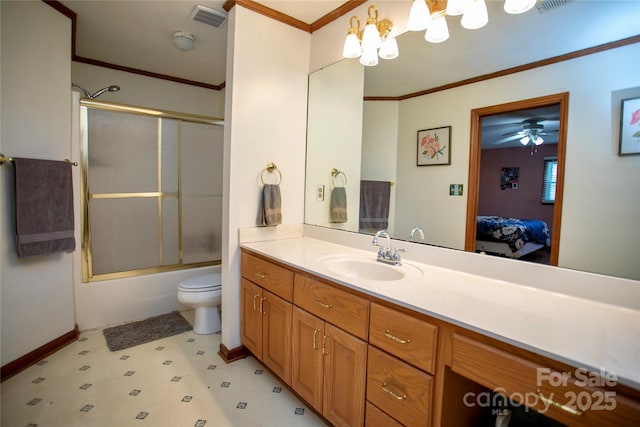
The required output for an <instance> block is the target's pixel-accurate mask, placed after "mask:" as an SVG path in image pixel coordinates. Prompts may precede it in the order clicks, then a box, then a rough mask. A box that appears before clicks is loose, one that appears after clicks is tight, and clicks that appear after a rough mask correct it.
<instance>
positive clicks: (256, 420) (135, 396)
mask: <svg viewBox="0 0 640 427" xmlns="http://www.w3.org/2000/svg"><path fill="white" fill-rule="evenodd" d="M183 315H184V317H185V318H186V319H187V320H189V321H192V319H193V317H192V312H185V313H183ZM219 346H220V335H219V334H211V335H196V334H194V333H193V331H188V332H184V333H182V334H179V335H175V336H173V337H169V338H164V339H162V340H158V341H153V342H150V343H147V344H142V345H139V346H136V347H131V348H128V349H125V350H119V351H116V352H111V351H109V349H108V348H107V346H106V341H105V339H104V336H103V335H102V330H92V331H87V332H83V333H81V334H80V339H79V340H78V341H76V342H74V343H72V344H70V345H68V346H67V347H65V348H63V349H61V350H60V351H58V352H56V353H55V354H53V355H51V356H49V357H47V358H46V359H44V360H42V361H40V362H38V363H37V364H36V365H33V366H31V367H29V368H27V369H26V370H24V371H22V372H20V373H19V374H17V375H15V376H13V377H11V378H9V379H8V380H6V381H5V382H3V383H2V385H1V388H0V391H1V398H2V400H1V402H2V403H1V406H0V412H1V418H0V419H1V422H0V425H1V426H2V427H34V426H39V427H40V426H42V427H45V426H52V427H71V426H91V427H93V426H96V427H97V426H104V427H128V426H135V427H138V426H139V427H143V426H153V427H165V426H166V427H182V426H184V427H191V426H194V427H203V426H206V427H211V426H278V427H280V426H326V424H324V423H323V422H322V420H321V419H320V418H319V417H318V416H317V415H316V414H314V413H313V412H312V411H311V410H310V409H309V408H308V407H307V406H306V405H305V404H303V403H302V402H301V401H300V400H298V399H297V398H296V397H295V396H293V395H292V394H291V393H290V392H289V391H288V390H287V389H286V388H285V387H284V386H283V385H282V384H281V383H280V382H279V381H278V380H277V379H275V377H274V376H273V375H271V374H270V373H269V372H268V371H267V370H265V369H264V368H263V367H262V366H261V365H260V363H258V362H257V361H256V359H254V358H253V357H247V358H245V359H242V360H239V361H236V362H234V363H231V364H226V363H225V362H224V361H223V360H222V359H221V358H220V356H218V354H217V353H218V349H219Z"/></svg>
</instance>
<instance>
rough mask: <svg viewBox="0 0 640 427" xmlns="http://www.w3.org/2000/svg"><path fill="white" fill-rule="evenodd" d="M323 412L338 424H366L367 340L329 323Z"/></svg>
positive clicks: (327, 327)
mask: <svg viewBox="0 0 640 427" xmlns="http://www.w3.org/2000/svg"><path fill="white" fill-rule="evenodd" d="M325 331H326V332H325V337H326V340H325V352H324V353H325V355H324V396H323V402H322V415H324V417H325V418H326V419H327V420H329V421H330V422H331V424H333V425H335V426H361V425H363V424H364V401H365V384H366V382H365V381H366V369H367V368H366V366H367V343H365V342H364V341H362V340H360V339H358V338H356V337H354V336H352V335H349V334H348V333H346V332H344V331H342V330H340V329H338V328H336V327H334V326H331V325H330V324H326V326H325Z"/></svg>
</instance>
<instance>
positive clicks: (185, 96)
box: [71, 62, 224, 117]
mask: <svg viewBox="0 0 640 427" xmlns="http://www.w3.org/2000/svg"><path fill="white" fill-rule="evenodd" d="M71 81H72V82H73V83H77V84H79V85H81V86H82V87H84V88H85V89H87V90H88V91H89V92H90V93H95V92H96V91H98V90H99V89H102V88H103V87H107V86H111V85H118V86H120V91H118V92H105V93H103V94H102V95H100V96H99V97H98V98H96V101H109V102H117V103H120V104H128V105H137V106H141V107H150V108H157V109H161V110H168V111H177V112H180V113H190V114H199V115H203V116H211V117H224V90H222V91H218V90H212V89H206V88H202V87H197V86H192V85H186V84H182V83H176V82H172V81H169V80H164V79H157V78H154V77H146V76H143V75H140V74H134V73H127V72H124V71H119V70H113V69H110V68H104V67H98V66H95V65H89V64H84V63H81V62H72V63H71ZM76 90H77V89H76Z"/></svg>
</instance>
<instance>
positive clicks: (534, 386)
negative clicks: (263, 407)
mask: <svg viewBox="0 0 640 427" xmlns="http://www.w3.org/2000/svg"><path fill="white" fill-rule="evenodd" d="M241 271H242V279H241V310H242V313H241V338H242V343H243V344H244V345H245V347H247V349H249V350H250V351H251V353H253V354H254V356H256V357H257V358H258V359H259V360H261V361H262V363H264V364H265V365H266V366H267V367H269V368H270V369H271V370H272V371H273V372H274V373H275V374H276V375H278V376H279V377H280V378H281V379H282V380H283V381H284V382H285V383H287V384H288V385H289V386H290V387H291V388H292V389H293V390H294V391H295V392H296V393H297V394H298V395H299V396H300V397H301V398H302V399H304V400H305V401H306V402H307V403H308V404H309V405H310V406H311V407H312V408H314V409H315V410H316V411H317V412H318V413H320V414H322V416H323V417H324V418H325V419H326V420H327V421H328V422H329V423H331V424H332V425H335V426H362V425H366V426H375V427H377V426H391V427H393V426H398V425H407V426H414V425H415V426H431V425H433V426H438V427H448V426H452V427H459V426H461V425H464V426H467V425H477V424H478V422H480V420H481V419H484V417H485V416H486V411H484V408H482V407H480V406H479V405H475V407H470V406H469V405H468V403H469V402H468V400H469V396H474V395H479V394H481V393H487V392H491V393H493V392H495V391H498V392H502V393H503V394H504V395H506V396H507V397H512V396H528V397H529V398H531V399H533V400H530V401H528V402H523V403H529V404H530V407H531V408H530V409H528V410H531V411H534V410H535V411H538V412H544V416H545V417H548V418H551V419H553V420H556V421H559V422H561V423H563V424H566V425H567V426H576V427H586V426H589V427H591V426H594V427H604V426H607V427H608V426H614V425H615V426H621V427H627V426H629V427H630V426H634V427H635V426H636V425H638V422H639V421H640V391H638V390H634V389H630V388H628V387H622V386H615V385H614V386H613V387H600V386H599V385H594V384H589V385H583V384H580V383H579V382H578V383H577V382H576V374H575V373H576V370H575V368H572V367H571V366H568V365H566V364H564V363H562V362H559V361H556V360H553V359H550V358H547V357H544V356H542V355H539V354H534V353H532V352H530V351H528V350H525V349H522V348H520V347H517V346H513V345H511V344H507V343H505V342H503V341H500V340H497V339H495V338H491V337H488V336H486V335H482V334H480V333H478V332H474V331H470V330H469V329H466V328H463V327H460V326H457V325H453V324H451V323H449V322H445V321H443V320H439V319H434V318H432V317H429V316H426V315H423V314H420V313H415V312H413V311H411V310H409V309H407V308H404V307H400V306H396V305H394V304H392V303H389V302H386V301H381V300H378V299H377V298H375V297H372V296H368V295H365V294H363V293H359V292H357V291H353V290H351V289H348V288H345V287H343V286H340V285H338V284H332V283H331V282H328V281H326V280H323V279H319V278H316V277H315V276H313V275H309V274H307V273H304V272H301V271H298V270H295V269H290V268H288V267H286V266H284V265H281V264H279V263H277V262H271V261H270V260H268V258H266V257H261V256H255V255H254V254H252V253H249V252H246V251H244V250H243V252H242V267H241ZM541 369H542V370H545V371H544V372H546V373H547V378H548V377H549V376H553V377H554V378H558V376H561V375H563V374H567V373H570V374H571V376H572V378H571V379H569V380H568V381H567V382H566V384H561V385H557V384H552V383H551V382H550V380H549V381H544V380H543V381H540V379H539V377H538V375H539V372H541V371H540V370H541ZM470 393H471V395H470ZM573 396H575V397H576V398H575V399H573V401H571V400H572V398H573ZM465 399H466V400H465ZM580 399H582V400H580ZM515 400H516V401H517V399H515ZM551 401H553V402H554V403H549V402H551ZM532 402H533V403H532ZM545 402H547V403H546V404H545ZM472 403H473V402H472ZM581 405H582V406H585V405H586V406H589V405H591V408H593V405H596V407H597V410H593V409H589V408H587V409H585V410H582V408H580V406H581ZM574 409H578V411H575V410H574ZM492 416H493V417H494V418H495V416H494V415H492Z"/></svg>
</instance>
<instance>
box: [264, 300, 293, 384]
mask: <svg viewBox="0 0 640 427" xmlns="http://www.w3.org/2000/svg"><path fill="white" fill-rule="evenodd" d="M262 292H263V295H262V296H263V298H264V300H263V304H262V307H261V308H262V363H264V364H265V365H267V366H268V367H269V368H271V370H272V371H273V372H274V373H275V374H276V375H278V376H279V377H280V378H281V379H282V380H284V382H285V383H287V384H290V383H291V312H292V310H291V308H292V305H291V303H290V302H287V301H285V300H283V299H282V298H280V297H277V296H276V295H274V294H272V293H271V292H269V291H266V290H263V291H262Z"/></svg>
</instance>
